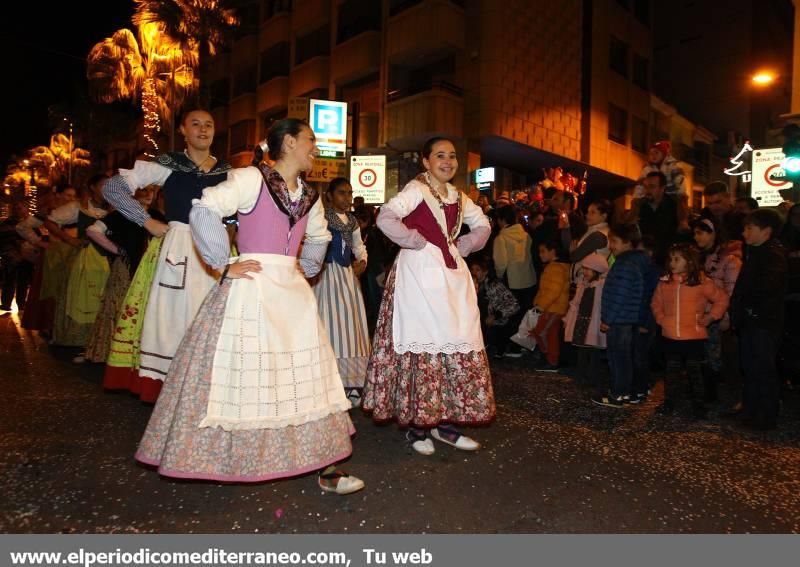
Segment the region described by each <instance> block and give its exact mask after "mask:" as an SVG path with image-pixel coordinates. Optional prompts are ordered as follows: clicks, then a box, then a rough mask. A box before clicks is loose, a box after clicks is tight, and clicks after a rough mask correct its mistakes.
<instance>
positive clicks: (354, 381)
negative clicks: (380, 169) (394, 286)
mask: <svg viewBox="0 0 800 567" xmlns="http://www.w3.org/2000/svg"><path fill="white" fill-rule="evenodd" d="M328 198H329V203H328V205H329V206H328V208H327V209H326V211H325V219H326V220H327V221H328V230H330V232H331V235H332V236H333V240H332V241H331V244H330V247H329V248H328V254H327V256H326V257H325V268H324V269H323V270H322V273H321V274H320V277H319V281H318V282H317V283H316V284H315V285H314V295H316V297H317V302H318V304H319V315H320V317H321V319H322V322H323V323H324V324H325V327H326V328H327V329H328V336H329V337H330V340H331V343H332V345H333V352H334V353H336V363H337V364H338V366H339V375H340V376H341V378H342V383H343V384H344V389H345V393H346V394H347V397H348V398H349V399H350V400H351V402H352V403H353V406H358V405H359V404H360V402H361V393H362V392H363V390H364V379H365V378H366V375H367V361H368V360H369V331H368V330H367V313H366V310H365V309H364V296H363V295H362V293H361V284H360V283H359V278H360V277H361V274H363V273H364V270H365V269H366V267H367V249H366V246H364V243H363V242H362V240H361V230H360V229H359V226H358V221H357V220H356V217H355V215H354V214H353V213H351V212H350V206H351V205H352V203H353V188H352V187H351V186H350V183H349V182H348V181H347V179H345V178H343V177H337V178H336V179H334V180H333V181H331V182H330V185H328ZM353 256H355V262H354V261H353Z"/></svg>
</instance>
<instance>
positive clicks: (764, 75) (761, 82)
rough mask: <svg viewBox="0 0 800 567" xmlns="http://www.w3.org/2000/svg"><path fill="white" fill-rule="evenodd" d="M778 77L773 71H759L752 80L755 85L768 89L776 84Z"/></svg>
mask: <svg viewBox="0 0 800 567" xmlns="http://www.w3.org/2000/svg"><path fill="white" fill-rule="evenodd" d="M777 78H778V77H777V76H776V75H775V73H773V72H771V71H759V72H758V73H756V74H755V75H753V76H752V78H751V80H752V81H753V84H754V85H757V86H759V87H766V86H769V85H771V84H772V83H774V82H775V79H777Z"/></svg>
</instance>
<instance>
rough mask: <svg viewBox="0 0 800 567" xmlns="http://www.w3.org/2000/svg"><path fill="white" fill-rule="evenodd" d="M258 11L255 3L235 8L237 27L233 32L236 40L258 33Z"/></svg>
mask: <svg viewBox="0 0 800 567" xmlns="http://www.w3.org/2000/svg"><path fill="white" fill-rule="evenodd" d="M258 10H259V6H258V3H257V2H252V3H250V4H245V5H244V6H241V7H239V8H236V16H237V17H238V18H239V25H238V26H236V28H235V30H234V36H235V37H236V39H241V38H243V37H245V36H247V35H255V34H257V33H258Z"/></svg>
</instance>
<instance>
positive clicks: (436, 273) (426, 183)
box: [363, 138, 495, 455]
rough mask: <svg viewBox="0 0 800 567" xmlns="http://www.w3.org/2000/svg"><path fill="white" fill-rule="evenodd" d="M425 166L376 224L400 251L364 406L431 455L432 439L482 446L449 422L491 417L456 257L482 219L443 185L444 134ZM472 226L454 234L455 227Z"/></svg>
mask: <svg viewBox="0 0 800 567" xmlns="http://www.w3.org/2000/svg"><path fill="white" fill-rule="evenodd" d="M422 156H423V160H422V161H423V165H424V166H425V169H426V171H425V172H424V173H422V174H420V175H419V176H417V178H416V179H414V180H412V181H411V182H409V183H408V184H407V185H406V186H405V187H404V188H403V190H402V191H401V192H400V193H399V194H398V195H397V196H396V197H394V198H393V199H392V200H391V201H389V202H388V203H386V204H385V205H384V206H383V207H382V208H381V212H380V215H379V216H378V227H379V228H380V229H381V230H382V231H383V232H384V234H386V236H388V237H389V238H390V239H391V240H392V241H393V242H395V243H396V244H398V245H399V246H400V247H401V248H402V250H401V251H400V253H399V255H398V257H397V261H396V262H395V264H394V266H393V267H392V269H391V271H390V273H389V276H388V277H387V278H386V288H385V290H384V295H383V303H382V304H381V310H380V314H379V315H378V324H377V328H376V330H375V338H374V342H373V349H372V355H371V357H370V362H369V366H368V369H367V384H366V388H365V391H364V401H363V407H364V409H365V410H367V411H370V412H372V415H373V419H375V420H376V421H388V420H396V421H397V422H398V424H400V426H401V427H409V431H408V432H407V435H406V437H407V439H408V440H409V442H410V443H411V446H412V447H413V448H414V450H416V451H417V452H418V453H421V454H423V455H430V454H432V453H433V452H434V450H435V449H434V445H433V442H432V441H431V439H430V437H428V433H427V431H428V430H430V435H431V436H432V437H433V438H434V439H436V440H438V441H441V442H443V443H446V444H448V445H452V446H454V447H456V448H458V449H463V450H468V451H474V450H476V449H478V448H479V447H480V445H479V444H478V443H477V442H475V441H474V440H472V439H470V438H469V437H467V436H465V435H462V434H461V433H460V432H459V431H458V430H457V429H456V428H455V427H454V425H477V424H484V423H488V422H489V421H491V420H492V419H493V418H494V415H495V404H494V393H493V391H492V381H491V376H490V374H489V365H488V362H487V358H486V351H485V350H484V342H483V336H482V334H481V320H480V311H479V309H478V300H477V296H476V293H475V286H474V285H473V283H472V278H471V275H470V271H469V268H468V267H467V265H466V263H465V262H464V260H463V258H462V257H466V256H468V255H469V254H470V253H471V252H474V251H475V250H480V249H481V248H483V246H484V245H485V244H486V241H487V239H488V238H489V234H490V230H491V229H490V227H489V220H488V219H487V218H486V216H485V215H484V214H483V211H482V210H481V209H480V207H478V206H477V205H476V204H475V203H473V202H472V201H471V200H469V199H468V198H467V197H466V195H464V194H463V193H461V192H459V191H458V190H456V188H455V187H453V185H451V184H450V183H449V181H450V180H452V179H453V177H454V176H455V174H456V170H457V168H458V160H457V159H456V151H455V147H454V145H453V142H452V141H451V140H448V139H446V138H434V139H432V140H429V141H428V142H427V143H426V144H425V147H424V149H423V151H422ZM462 224H466V225H467V226H469V228H470V232H469V233H468V234H466V235H464V236H461V237H459V236H458V235H459V232H460V230H461V225H462Z"/></svg>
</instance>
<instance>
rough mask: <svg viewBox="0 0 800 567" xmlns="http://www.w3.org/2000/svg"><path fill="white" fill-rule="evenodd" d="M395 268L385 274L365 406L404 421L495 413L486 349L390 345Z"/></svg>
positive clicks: (482, 420)
mask: <svg viewBox="0 0 800 567" xmlns="http://www.w3.org/2000/svg"><path fill="white" fill-rule="evenodd" d="M394 291H395V268H392V270H391V272H390V273H389V277H388V278H387V279H386V287H385V289H384V292H383V302H382V303H381V309H380V313H379V315H378V324H377V327H376V329H375V337H374V340H373V345H372V356H371V357H370V360H369V366H368V369H367V384H366V388H365V389H364V401H363V404H362V407H363V408H364V410H366V411H368V412H371V413H372V417H373V419H374V420H375V421H391V420H396V421H397V422H398V424H399V425H401V426H408V425H412V426H415V427H421V428H427V427H435V426H436V425H439V424H441V423H453V424H458V425H480V424H486V423H489V422H490V421H492V419H494V417H495V403H494V391H493V389H492V377H491V374H490V372H489V362H488V360H487V358H486V351H485V350H481V351H472V352H468V353H455V354H444V353H435V354H432V353H426V352H423V353H419V354H415V353H413V352H407V353H405V354H398V353H397V352H395V350H394V345H393V344H392V317H393V313H394Z"/></svg>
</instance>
